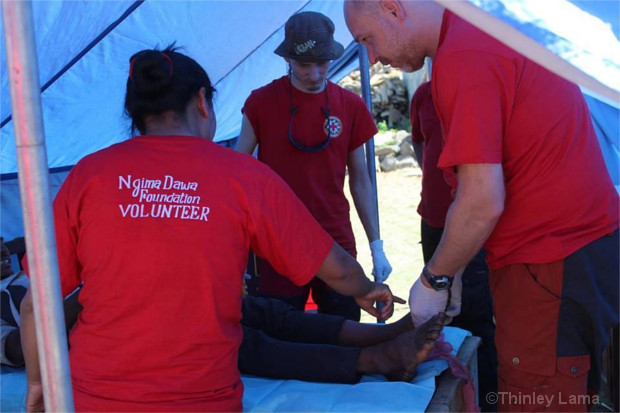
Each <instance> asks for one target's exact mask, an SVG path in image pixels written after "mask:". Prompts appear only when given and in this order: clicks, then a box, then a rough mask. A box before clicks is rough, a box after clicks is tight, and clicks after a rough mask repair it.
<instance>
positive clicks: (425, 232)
mask: <svg viewBox="0 0 620 413" xmlns="http://www.w3.org/2000/svg"><path fill="white" fill-rule="evenodd" d="M441 234H443V228H435V227H431V226H430V225H428V224H427V223H426V222H424V220H420V237H421V239H422V255H423V256H424V264H426V263H427V262H428V261H429V260H430V259H431V258H432V257H433V254H434V253H435V250H436V249H437V246H438V245H439V241H441Z"/></svg>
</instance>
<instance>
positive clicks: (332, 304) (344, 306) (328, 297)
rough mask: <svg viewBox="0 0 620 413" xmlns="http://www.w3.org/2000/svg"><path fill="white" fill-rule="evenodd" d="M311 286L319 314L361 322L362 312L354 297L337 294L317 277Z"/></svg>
mask: <svg viewBox="0 0 620 413" xmlns="http://www.w3.org/2000/svg"><path fill="white" fill-rule="evenodd" d="M310 285H311V286H312V298H313V299H314V302H315V303H316V304H317V306H318V307H319V313H321V314H330V315H338V316H342V317H344V318H346V319H348V320H352V321H359V320H360V317H361V315H362V314H361V310H360V307H359V305H357V303H356V302H355V299H354V298H353V297H349V296H346V295H342V294H340V293H337V292H336V291H334V290H332V289H331V288H330V287H329V286H328V285H326V284H325V283H324V282H323V281H321V280H320V279H318V278H316V277H315V278H314V279H313V280H312V281H311V282H310Z"/></svg>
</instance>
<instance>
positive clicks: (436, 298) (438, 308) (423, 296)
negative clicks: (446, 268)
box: [409, 270, 463, 326]
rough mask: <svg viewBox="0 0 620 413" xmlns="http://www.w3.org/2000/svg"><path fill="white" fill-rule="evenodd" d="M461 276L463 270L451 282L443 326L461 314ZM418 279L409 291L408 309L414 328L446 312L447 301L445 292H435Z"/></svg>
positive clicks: (446, 292)
mask: <svg viewBox="0 0 620 413" xmlns="http://www.w3.org/2000/svg"><path fill="white" fill-rule="evenodd" d="M462 276H463V270H460V271H459V272H458V273H456V275H455V276H454V280H453V281H452V287H451V288H450V290H451V299H450V305H449V306H448V310H447V311H446V316H448V317H446V321H445V322H444V323H445V324H449V323H450V322H451V321H452V317H456V316H457V315H459V314H460V312H461V291H462V289H463V282H462ZM420 277H421V276H420ZM420 277H418V279H417V280H416V281H415V283H413V285H412V286H411V290H409V308H410V310H411V320H412V321H413V325H414V326H419V325H421V324H422V323H424V322H425V321H428V320H429V319H430V318H431V317H432V316H434V315H435V314H437V313H440V312H443V311H444V310H446V303H447V301H448V291H447V290H445V291H435V290H433V289H432V288H430V287H427V286H425V285H424V284H422V280H421V279H420Z"/></svg>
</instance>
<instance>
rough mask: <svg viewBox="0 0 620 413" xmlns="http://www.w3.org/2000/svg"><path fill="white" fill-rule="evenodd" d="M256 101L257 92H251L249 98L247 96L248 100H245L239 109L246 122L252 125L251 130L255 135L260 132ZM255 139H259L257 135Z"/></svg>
mask: <svg viewBox="0 0 620 413" xmlns="http://www.w3.org/2000/svg"><path fill="white" fill-rule="evenodd" d="M258 100H259V99H258V96H257V92H256V91H253V92H252V93H250V96H248V98H247V99H246V100H245V103H244V104H243V107H242V108H241V113H242V114H244V115H245V117H246V118H248V120H249V121H250V123H251V124H252V129H253V130H254V133H255V134H256V133H257V131H259V130H260V128H259V119H260V115H259V106H258ZM256 138H257V139H258V138H259V137H258V135H257V136H256Z"/></svg>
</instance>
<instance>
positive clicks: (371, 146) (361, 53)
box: [357, 44, 385, 324]
mask: <svg viewBox="0 0 620 413" xmlns="http://www.w3.org/2000/svg"><path fill="white" fill-rule="evenodd" d="M357 56H358V58H359V62H360V64H359V66H360V83H361V85H362V99H364V102H365V103H366V106H367V107H368V110H369V111H370V113H371V114H372V100H371V96H370V66H369V65H368V51H367V50H366V47H364V46H363V45H362V44H358V45H357ZM364 149H366V167H367V168H368V176H369V177H370V184H371V185H372V191H373V195H374V197H373V198H374V203H375V211H376V213H377V235H379V238H381V231H380V227H379V196H378V192H377V170H376V169H375V168H376V166H375V138H374V137H373V138H370V140H368V142H366V144H365V145H364ZM378 306H379V311H381V304H378ZM377 323H381V324H383V323H385V320H381V319H377Z"/></svg>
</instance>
